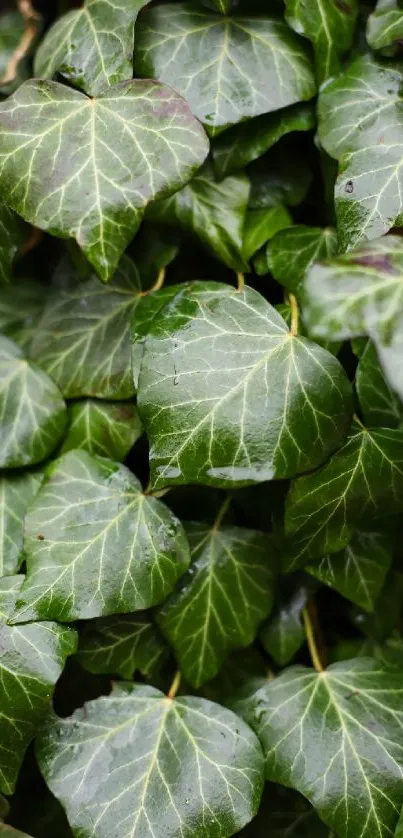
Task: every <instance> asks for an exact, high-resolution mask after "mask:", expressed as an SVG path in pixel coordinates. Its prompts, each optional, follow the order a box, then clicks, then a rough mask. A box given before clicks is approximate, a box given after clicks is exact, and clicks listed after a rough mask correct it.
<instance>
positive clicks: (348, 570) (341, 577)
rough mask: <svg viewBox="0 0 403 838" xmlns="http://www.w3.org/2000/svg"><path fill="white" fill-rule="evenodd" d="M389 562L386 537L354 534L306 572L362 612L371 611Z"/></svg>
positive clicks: (379, 534) (390, 545)
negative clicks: (340, 549)
mask: <svg viewBox="0 0 403 838" xmlns="http://www.w3.org/2000/svg"><path fill="white" fill-rule="evenodd" d="M391 562H392V541H391V538H390V535H389V533H387V532H384V531H378V532H377V531H371V530H368V531H365V530H358V531H357V532H355V533H354V535H353V537H352V539H351V541H350V543H349V544H348V545H347V547H346V548H345V549H344V550H342V551H341V552H340V553H333V554H332V555H328V556H325V557H324V558H323V559H321V561H320V562H319V564H315V565H308V567H307V568H306V570H307V571H308V573H311V574H312V576H315V578H316V579H319V580H320V581H321V582H324V583H325V585H329V586H330V587H331V588H334V589H335V590H336V591H338V592H339V593H340V594H341V595H342V596H344V597H346V599H349V600H351V602H354V603H355V604H356V605H359V606H360V607H361V608H363V609H364V610H365V611H373V610H374V608H375V603H376V600H377V598H378V596H379V594H380V592H381V589H382V587H383V584H384V582H385V578H386V574H387V572H388V570H389V568H390V565H391Z"/></svg>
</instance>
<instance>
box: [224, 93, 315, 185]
mask: <svg viewBox="0 0 403 838" xmlns="http://www.w3.org/2000/svg"><path fill="white" fill-rule="evenodd" d="M313 128H315V112H314V108H313V107H312V105H311V104H301V105H293V106H291V107H290V108H284V109H283V110H280V111H275V112H274V113H269V114H263V115H262V116H256V117H255V118H254V119H253V120H250V119H249V120H248V121H247V122H242V123H240V125H235V126H234V127H233V128H230V129H228V130H227V131H224V133H223V134H219V136H218V137H217V138H216V139H215V140H214V143H213V144H212V149H211V150H212V154H213V162H214V170H215V173H216V175H217V177H218V178H219V180H222V179H223V178H225V177H228V175H232V174H233V172H236V171H238V170H239V169H243V167H244V166H246V165H247V164H248V163H251V162H252V160H257V158H258V157H261V156H262V154H264V153H265V152H266V151H268V150H269V148H271V147H272V146H273V145H274V144H275V143H277V142H278V140H280V139H281V137H284V136H285V134H288V133H290V132H291V131H310V130H311V129H313Z"/></svg>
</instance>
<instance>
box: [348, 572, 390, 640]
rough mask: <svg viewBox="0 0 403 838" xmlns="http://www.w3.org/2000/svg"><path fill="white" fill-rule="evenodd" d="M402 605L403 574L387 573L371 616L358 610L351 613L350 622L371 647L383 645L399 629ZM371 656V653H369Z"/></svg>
mask: <svg viewBox="0 0 403 838" xmlns="http://www.w3.org/2000/svg"><path fill="white" fill-rule="evenodd" d="M402 605H403V574H402V573H399V572H398V571H396V570H394V569H393V568H392V570H390V571H389V573H388V575H387V577H386V582H385V584H384V586H383V588H382V591H381V593H380V596H379V598H378V602H377V606H376V609H375V611H374V613H373V614H368V613H367V612H364V611H358V609H357V610H356V611H355V612H353V613H352V620H353V623H354V625H355V626H356V627H357V628H358V629H359V631H360V632H361V633H362V634H364V635H365V637H366V638H367V639H368V640H369V641H370V643H371V645H374V644H379V643H384V642H385V640H387V638H388V637H390V635H391V633H392V632H393V631H394V630H395V629H396V627H397V628H398V629H399V626H400V623H401V614H402ZM371 654H372V652H371Z"/></svg>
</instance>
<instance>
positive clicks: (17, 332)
mask: <svg viewBox="0 0 403 838" xmlns="http://www.w3.org/2000/svg"><path fill="white" fill-rule="evenodd" d="M44 304H45V288H44V286H43V285H40V284H39V282H35V281H34V280H31V279H20V278H18V280H14V281H13V282H12V283H11V284H10V285H5V286H3V287H2V289H1V294H0V332H2V333H3V334H4V335H6V336H7V337H9V338H11V339H12V340H14V341H15V342H16V343H18V345H19V346H20V347H21V349H24V350H25V352H27V354H29V350H30V346H31V341H32V338H33V336H34V334H35V333H36V331H37V325H38V322H39V319H40V317H41V314H42V311H43V308H44Z"/></svg>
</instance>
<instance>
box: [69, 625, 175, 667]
mask: <svg viewBox="0 0 403 838" xmlns="http://www.w3.org/2000/svg"><path fill="white" fill-rule="evenodd" d="M165 657H166V645H165V643H164V641H163V639H162V637H161V635H160V633H159V631H158V630H157V628H156V626H155V625H154V623H153V622H152V620H151V618H150V617H149V615H148V614H147V612H145V611H144V612H139V613H138V614H123V615H118V616H116V617H104V618H101V619H99V620H91V621H90V622H89V623H87V625H86V627H85V630H84V632H83V634H82V636H81V638H80V645H79V649H78V660H79V662H80V664H81V666H83V667H84V669H88V671H89V672H94V673H95V674H106V675H121V676H122V678H127V680H130V679H131V678H133V676H134V673H135V672H137V671H138V672H141V674H142V675H144V677H145V678H151V677H152V675H154V673H155V672H156V671H157V670H158V669H159V667H160V665H161V661H162V660H163V659H164V658H165Z"/></svg>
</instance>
